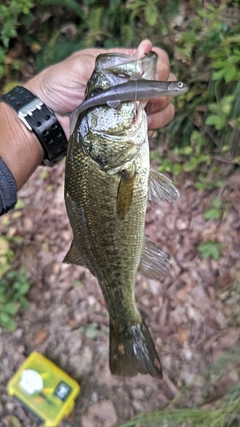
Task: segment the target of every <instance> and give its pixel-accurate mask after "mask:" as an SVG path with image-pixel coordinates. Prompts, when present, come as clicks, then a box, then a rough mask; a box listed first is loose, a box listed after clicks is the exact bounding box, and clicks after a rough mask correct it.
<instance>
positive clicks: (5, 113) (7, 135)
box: [0, 102, 44, 190]
mask: <svg viewBox="0 0 240 427" xmlns="http://www.w3.org/2000/svg"><path fill="white" fill-rule="evenodd" d="M43 156H44V152H43V148H42V147H41V144H40V143H39V141H38V139H37V137H36V136H35V135H34V134H33V133H32V132H29V130H28V129H27V128H26V127H25V125H24V124H23V123H22V121H21V120H20V119H19V118H18V116H17V113H16V112H15V111H14V110H13V109H12V108H11V107H9V106H8V105H7V104H5V103H4V102H0V157H1V158H2V159H3V161H4V162H5V163H6V165H7V166H8V168H9V170H10V171H11V172H12V174H13V176H14V179H15V181H16V185H17V189H18V190H19V189H20V188H21V187H22V186H23V185H24V184H25V182H26V181H27V180H28V179H29V177H30V176H31V174H32V173H33V172H34V170H35V169H36V168H37V166H39V165H40V164H41V163H42V160H43Z"/></svg>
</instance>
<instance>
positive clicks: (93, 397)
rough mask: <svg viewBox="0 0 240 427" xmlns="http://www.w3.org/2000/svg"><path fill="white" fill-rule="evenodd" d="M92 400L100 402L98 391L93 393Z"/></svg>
mask: <svg viewBox="0 0 240 427" xmlns="http://www.w3.org/2000/svg"><path fill="white" fill-rule="evenodd" d="M92 402H93V403H97V402H98V394H97V392H96V391H94V392H93V393H92Z"/></svg>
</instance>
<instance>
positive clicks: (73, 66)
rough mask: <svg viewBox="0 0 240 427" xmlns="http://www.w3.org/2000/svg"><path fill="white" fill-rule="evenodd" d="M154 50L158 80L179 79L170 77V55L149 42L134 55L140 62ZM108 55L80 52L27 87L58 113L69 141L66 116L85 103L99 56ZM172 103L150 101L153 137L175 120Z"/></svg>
mask: <svg viewBox="0 0 240 427" xmlns="http://www.w3.org/2000/svg"><path fill="white" fill-rule="evenodd" d="M151 50H153V51H154V52H156V53H157V55H158V61H157V71H156V80H162V81H164V80H165V81H167V80H176V78H175V76H174V75H173V74H170V64H169V59H168V56H167V54H166V52H164V51H163V50H162V49H160V48H158V47H152V43H151V42H150V41H149V40H144V41H142V42H141V43H140V45H139V47H138V48H137V50H136V53H135V55H134V56H135V57H136V58H137V59H140V58H142V57H143V56H144V55H145V54H147V53H148V52H150V51H151ZM110 51H111V52H119V53H125V54H127V55H133V51H132V49H124V48H115V49H111V50H110ZM106 52H107V50H106V49H94V48H91V49H84V50H82V51H79V52H76V53H74V54H73V55H71V56H70V57H69V58H67V59H66V60H65V61H63V62H61V63H59V64H56V65H52V66H51V67H48V68H46V69H45V70H44V71H42V72H41V73H39V74H38V75H37V76H35V77H34V78H33V79H31V80H29V82H28V83H26V85H25V87H26V88H27V89H29V90H30V91H31V92H33V93H34V94H35V95H36V96H37V97H38V98H40V99H41V101H43V102H44V103H45V104H46V105H47V106H48V107H49V108H50V109H51V110H53V111H54V113H55V114H56V116H57V119H58V121H59V123H60V124H61V126H62V128H63V130H64V132H65V134H66V136H67V138H69V117H68V116H64V114H66V113H68V112H69V111H73V110H75V109H76V108H77V107H78V106H79V105H80V104H81V103H82V102H83V100H84V94H85V88H86V85H87V82H88V80H89V78H90V76H91V74H92V72H93V70H94V67H95V60H96V57H97V56H98V55H100V54H101V53H106ZM170 102H171V98H170V97H160V98H155V99H151V100H150V101H149V102H148V104H147V107H146V111H147V114H148V128H149V135H150V136H151V134H152V133H153V130H154V129H157V128H159V127H162V126H165V125H166V124H167V123H169V121H170V120H171V119H172V118H173V116H174V107H173V105H172V104H170Z"/></svg>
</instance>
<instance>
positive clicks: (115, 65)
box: [86, 51, 157, 96]
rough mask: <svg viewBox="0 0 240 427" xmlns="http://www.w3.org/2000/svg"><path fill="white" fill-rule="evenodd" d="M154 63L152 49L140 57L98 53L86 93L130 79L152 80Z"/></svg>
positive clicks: (154, 69)
mask: <svg viewBox="0 0 240 427" xmlns="http://www.w3.org/2000/svg"><path fill="white" fill-rule="evenodd" d="M156 65H157V54H156V53H155V52H153V51H151V52H149V53H148V54H147V55H146V56H144V57H143V58H141V59H136V58H135V57H134V56H131V55H126V54H123V53H121V54H119V53H107V54H105V53H104V54H100V55H98V57H97V58H96V66H95V71H94V72H93V74H92V76H91V78H90V80H89V83H88V88H87V94H86V95H87V96H91V93H92V91H93V90H96V89H107V88H110V87H112V86H116V85H118V84H121V83H126V82H128V81H129V80H130V79H131V80H137V79H141V78H143V79H146V80H153V79H154V78H155V73H156Z"/></svg>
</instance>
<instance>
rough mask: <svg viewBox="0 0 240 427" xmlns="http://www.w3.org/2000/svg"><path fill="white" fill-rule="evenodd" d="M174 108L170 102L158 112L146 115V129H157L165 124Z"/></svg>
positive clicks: (171, 116)
mask: <svg viewBox="0 0 240 427" xmlns="http://www.w3.org/2000/svg"><path fill="white" fill-rule="evenodd" d="M174 113H175V109H174V106H173V105H172V104H169V105H168V106H167V107H166V108H165V109H164V110H162V111H159V112H158V113H155V114H151V115H150V116H148V117H147V120H148V129H149V130H152V129H158V128H161V127H163V126H166V125H167V124H168V123H169V122H170V121H171V120H172V119H173V117H174Z"/></svg>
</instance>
